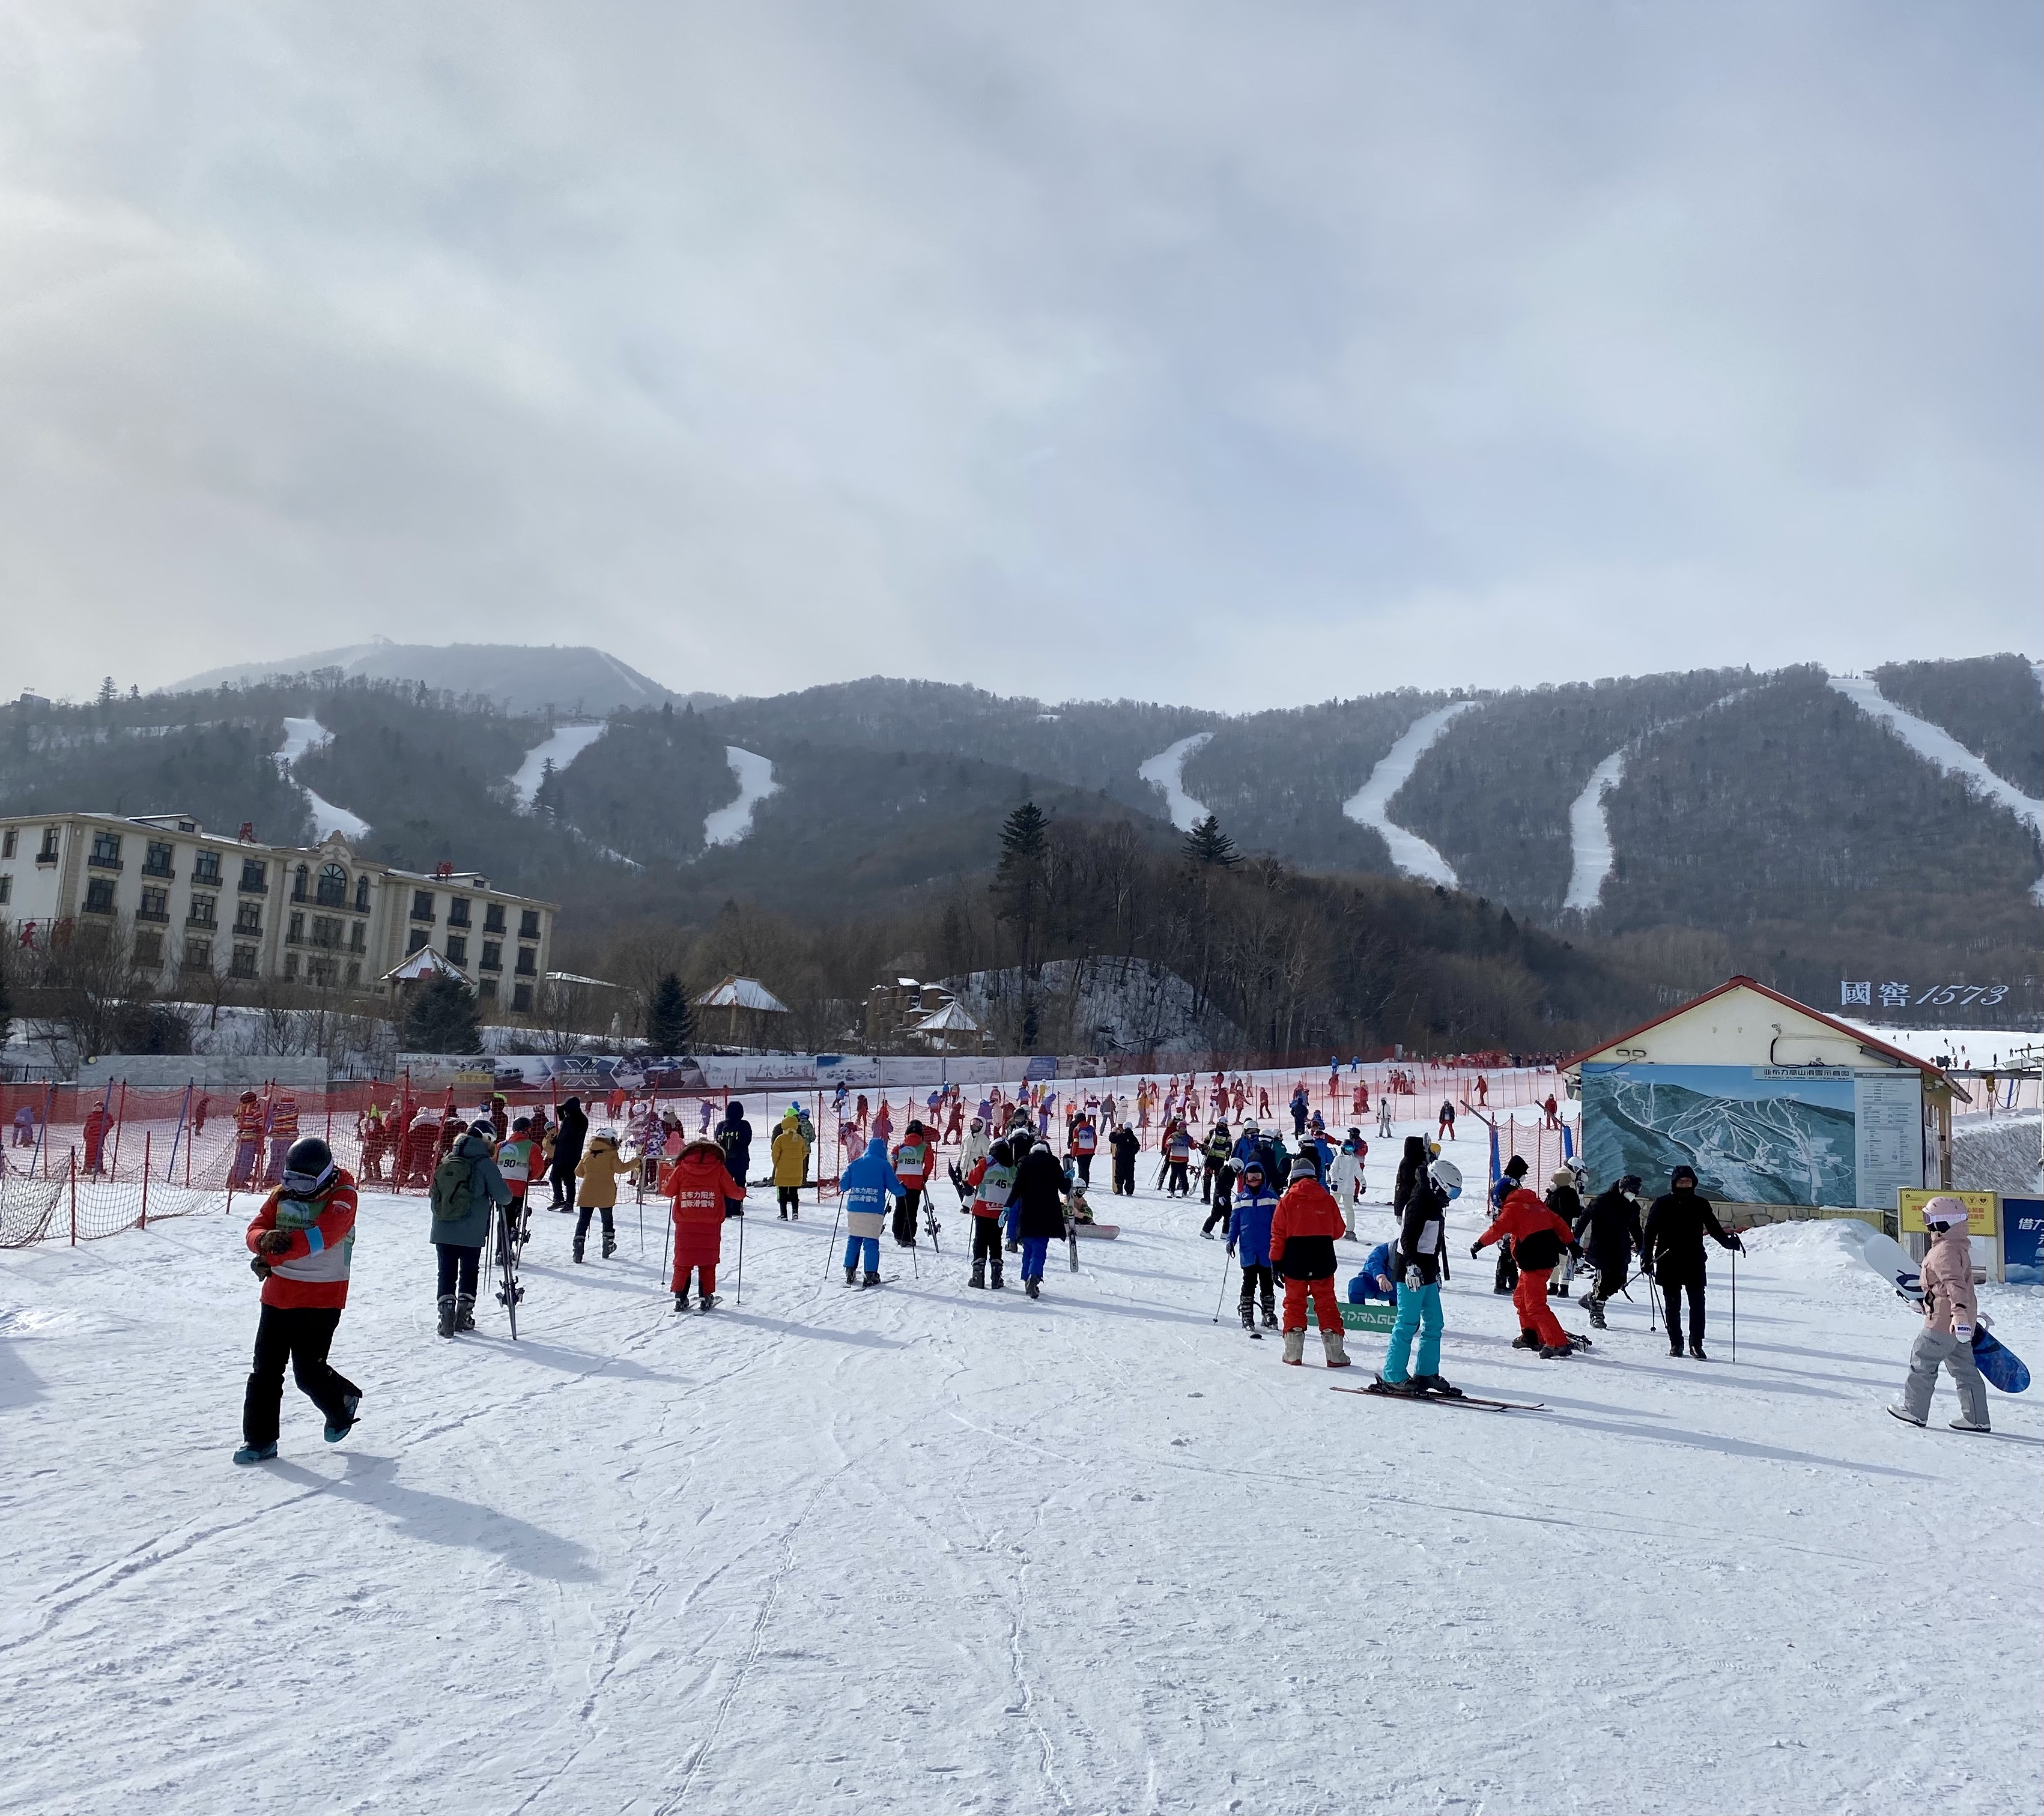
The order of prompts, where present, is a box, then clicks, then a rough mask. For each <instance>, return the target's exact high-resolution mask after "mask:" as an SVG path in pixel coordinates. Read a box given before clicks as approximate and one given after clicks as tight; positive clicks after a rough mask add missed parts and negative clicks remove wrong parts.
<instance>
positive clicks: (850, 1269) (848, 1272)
mask: <svg viewBox="0 0 2044 1816" xmlns="http://www.w3.org/2000/svg"><path fill="white" fill-rule="evenodd" d="M844 1284H846V1285H847V1286H856V1285H858V1284H859V1265H858V1264H857V1263H856V1262H852V1263H850V1264H848V1265H847V1266H846V1268H845V1270H844Z"/></svg>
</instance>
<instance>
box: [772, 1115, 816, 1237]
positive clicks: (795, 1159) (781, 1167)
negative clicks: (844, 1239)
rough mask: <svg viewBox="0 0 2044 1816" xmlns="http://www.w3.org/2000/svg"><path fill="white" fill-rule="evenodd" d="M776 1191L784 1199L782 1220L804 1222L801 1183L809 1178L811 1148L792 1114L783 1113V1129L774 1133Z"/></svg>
mask: <svg viewBox="0 0 2044 1816" xmlns="http://www.w3.org/2000/svg"><path fill="white" fill-rule="evenodd" d="M771 1151H772V1153H773V1156H774V1190H775V1191H776V1192H778V1193H779V1194H780V1195H781V1220H782V1222H783V1223H786V1221H787V1220H788V1219H790V1218H791V1217H792V1218H793V1219H794V1220H795V1221H796V1222H797V1223H800V1222H801V1219H802V1181H804V1180H805V1179H807V1178H808V1177H809V1143H808V1142H806V1141H805V1140H804V1139H803V1138H802V1126H801V1122H800V1121H799V1120H798V1119H797V1117H796V1115H795V1112H794V1111H793V1110H784V1111H782V1113H781V1126H780V1127H778V1129H776V1130H775V1131H774V1141H773V1146H772V1150H771Z"/></svg>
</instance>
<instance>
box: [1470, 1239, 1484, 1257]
mask: <svg viewBox="0 0 2044 1816" xmlns="http://www.w3.org/2000/svg"><path fill="white" fill-rule="evenodd" d="M1482 1253H1483V1244H1482V1243H1481V1242H1472V1243H1470V1260H1471V1261H1474V1260H1475V1259H1476V1258H1477V1256H1479V1255H1481V1254H1482Z"/></svg>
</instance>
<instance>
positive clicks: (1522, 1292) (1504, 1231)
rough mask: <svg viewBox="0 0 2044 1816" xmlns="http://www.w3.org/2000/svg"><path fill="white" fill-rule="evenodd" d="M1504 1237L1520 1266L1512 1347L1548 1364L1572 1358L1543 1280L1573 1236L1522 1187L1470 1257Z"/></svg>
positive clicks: (1567, 1228) (1476, 1245)
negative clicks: (1537, 1354) (1536, 1352)
mask: <svg viewBox="0 0 2044 1816" xmlns="http://www.w3.org/2000/svg"><path fill="white" fill-rule="evenodd" d="M1504 1238H1510V1239H1511V1242H1512V1252H1513V1254H1515V1256H1516V1257H1517V1260H1518V1264H1519V1284H1518V1285H1517V1286H1516V1288H1514V1289H1513V1291H1512V1303H1513V1305H1515V1306H1516V1307H1517V1308H1518V1311H1519V1335H1518V1337H1517V1338H1516V1340H1515V1341H1514V1342H1513V1343H1512V1348H1513V1349H1515V1350H1539V1352H1540V1353H1541V1354H1542V1355H1543V1356H1544V1357H1546V1359H1547V1360H1548V1361H1559V1360H1560V1359H1561V1358H1562V1357H1564V1356H1567V1355H1570V1354H1572V1353H1573V1346H1572V1345H1571V1343H1570V1342H1569V1334H1568V1332H1567V1331H1566V1330H1563V1329H1562V1323H1561V1320H1560V1319H1558V1318H1557V1317H1556V1316H1555V1315H1554V1313H1553V1312H1552V1311H1550V1310H1549V1309H1548V1307H1547V1276H1548V1274H1549V1273H1550V1272H1551V1271H1552V1270H1553V1268H1554V1264H1555V1262H1557V1261H1559V1260H1560V1259H1561V1258H1562V1254H1563V1253H1564V1252H1565V1251H1566V1250H1568V1249H1569V1247H1570V1246H1573V1243H1574V1242H1575V1239H1576V1233H1575V1231H1573V1230H1571V1229H1570V1228H1569V1226H1568V1225H1567V1224H1566V1223H1563V1222H1562V1219H1560V1218H1558V1217H1557V1216H1556V1215H1554V1212H1553V1211H1550V1210H1549V1209H1548V1208H1547V1207H1546V1205H1545V1204H1542V1203H1541V1202H1540V1200H1539V1199H1538V1198H1536V1197H1535V1196H1533V1194H1532V1193H1531V1192H1528V1191H1527V1189H1526V1188H1525V1187H1524V1186H1523V1185H1522V1186H1520V1187H1519V1188H1516V1190H1515V1191H1513V1192H1511V1193H1510V1194H1509V1195H1508V1196H1507V1197H1506V1199H1505V1200H1504V1207H1503V1208H1502V1209H1501V1210H1500V1211H1499V1212H1498V1213H1497V1215H1496V1219H1494V1220H1493V1222H1492V1223H1491V1226H1490V1227H1489V1229H1488V1230H1486V1231H1484V1233H1483V1234H1481V1236H1479V1237H1477V1239H1476V1241H1475V1242H1474V1243H1473V1244H1472V1245H1471V1246H1470V1257H1471V1258H1472V1259H1473V1258H1474V1257H1476V1256H1478V1255H1480V1254H1482V1253H1483V1251H1484V1250H1485V1249H1486V1248H1488V1247H1489V1246H1490V1245H1491V1244H1492V1243H1493V1242H1499V1241H1502V1240H1504Z"/></svg>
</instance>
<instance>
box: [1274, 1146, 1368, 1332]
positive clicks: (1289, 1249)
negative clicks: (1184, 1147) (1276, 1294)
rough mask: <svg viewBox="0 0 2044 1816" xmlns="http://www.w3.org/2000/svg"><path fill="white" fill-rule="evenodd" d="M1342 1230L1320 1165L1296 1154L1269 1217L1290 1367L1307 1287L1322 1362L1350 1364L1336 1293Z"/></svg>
mask: <svg viewBox="0 0 2044 1816" xmlns="http://www.w3.org/2000/svg"><path fill="white" fill-rule="evenodd" d="M1347 1229H1348V1224H1347V1220H1346V1219H1344V1218H1343V1215H1342V1208H1341V1206H1340V1205H1339V1204H1336V1203H1335V1195H1334V1194H1333V1193H1332V1192H1330V1191H1328V1190H1327V1188H1326V1187H1325V1186H1324V1185H1323V1184H1321V1183H1320V1172H1319V1169H1317V1168H1316V1167H1315V1166H1314V1165H1313V1163H1312V1159H1311V1158H1309V1157H1308V1156H1307V1155H1305V1154H1301V1155H1300V1156H1299V1158H1297V1160H1295V1161H1293V1162H1292V1180H1291V1183H1290V1184H1289V1185H1287V1186H1286V1187H1285V1196H1283V1197H1282V1198H1281V1199H1279V1200H1277V1211H1276V1212H1275V1213H1274V1215H1273V1216H1272V1217H1271V1219H1270V1265H1271V1266H1272V1267H1273V1268H1274V1269H1276V1270H1277V1273H1279V1274H1281V1275H1282V1276H1283V1277H1284V1280H1285V1361H1288V1362H1289V1363H1290V1364H1291V1365H1293V1367H1294V1368H1297V1367H1300V1366H1301V1365H1303V1362H1304V1354H1305V1348H1306V1295H1307V1294H1308V1292H1310V1293H1312V1296H1313V1315H1314V1316H1315V1317H1316V1319H1319V1321H1320V1345H1321V1347H1322V1348H1324V1350H1326V1351H1327V1366H1328V1367H1329V1368H1331V1369H1345V1368H1347V1366H1348V1365H1349V1361H1348V1351H1347V1350H1346V1349H1345V1348H1344V1347H1343V1338H1342V1319H1341V1307H1340V1305H1339V1303H1338V1302H1337V1301H1336V1300H1335V1238H1336V1237H1338V1236H1341V1235H1344V1234H1347Z"/></svg>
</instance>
